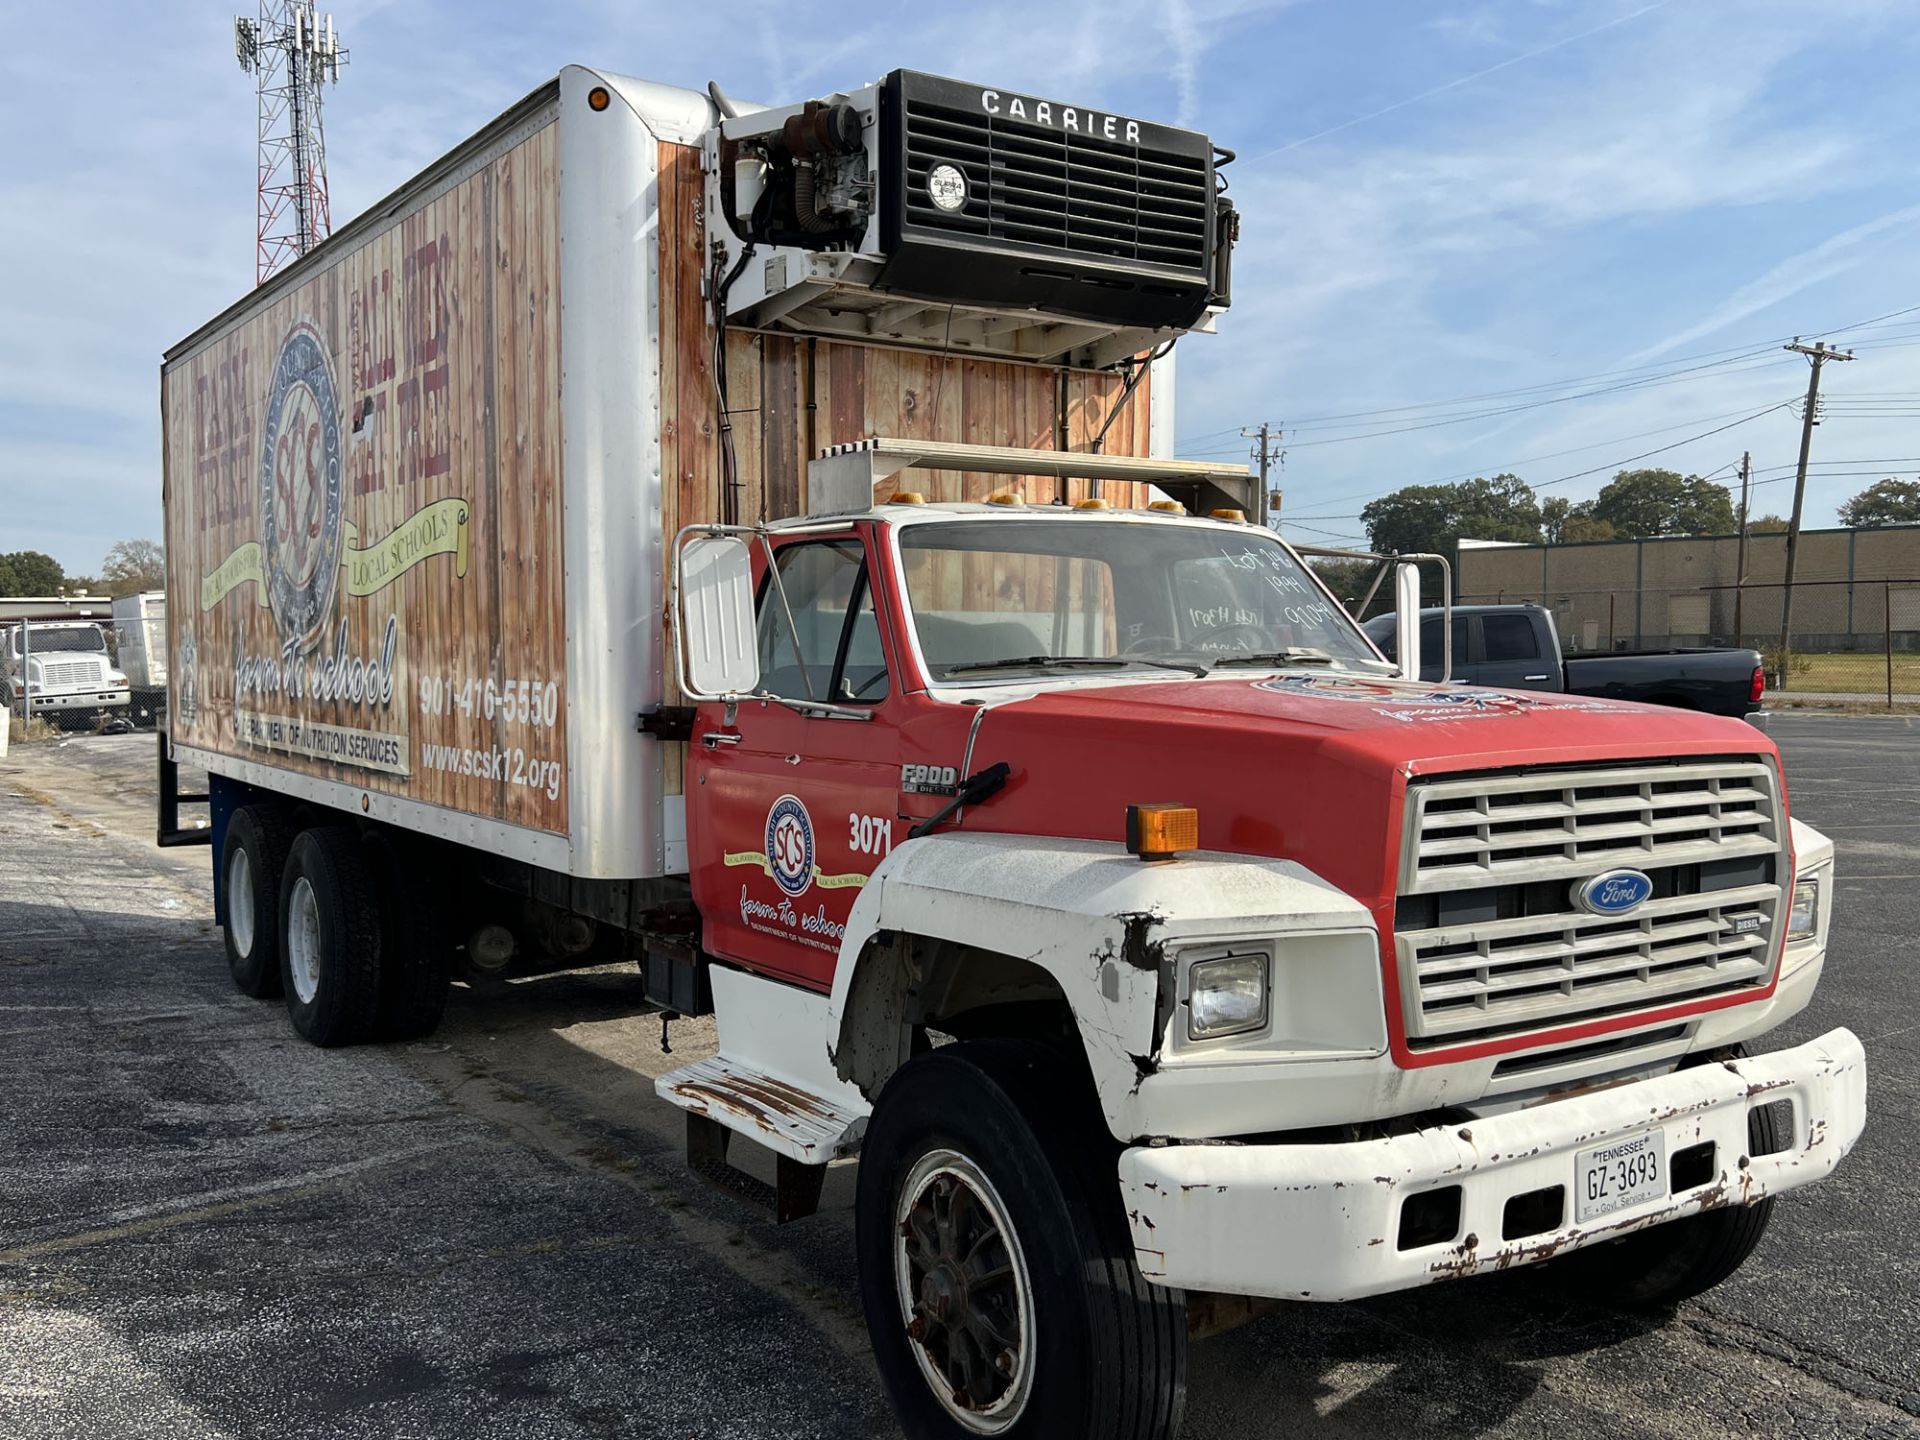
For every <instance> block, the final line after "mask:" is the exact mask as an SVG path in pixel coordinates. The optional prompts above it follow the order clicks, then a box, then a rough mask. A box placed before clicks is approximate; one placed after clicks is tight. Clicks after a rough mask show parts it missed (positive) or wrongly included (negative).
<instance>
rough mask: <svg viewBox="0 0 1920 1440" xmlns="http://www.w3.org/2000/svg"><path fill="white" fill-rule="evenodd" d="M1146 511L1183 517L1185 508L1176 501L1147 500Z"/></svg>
mask: <svg viewBox="0 0 1920 1440" xmlns="http://www.w3.org/2000/svg"><path fill="white" fill-rule="evenodd" d="M1147 509H1149V510H1156V511H1158V512H1159V513H1160V514H1162V515H1184V514H1186V513H1187V507H1186V506H1184V505H1182V504H1181V503H1180V502H1179V501H1178V500H1149V501H1148V502H1147Z"/></svg>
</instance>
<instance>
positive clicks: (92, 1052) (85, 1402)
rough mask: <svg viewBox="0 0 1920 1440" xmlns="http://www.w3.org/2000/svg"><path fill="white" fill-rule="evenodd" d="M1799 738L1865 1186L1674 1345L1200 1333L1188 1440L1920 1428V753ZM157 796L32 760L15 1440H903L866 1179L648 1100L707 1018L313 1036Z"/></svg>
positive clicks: (1477, 1328)
mask: <svg viewBox="0 0 1920 1440" xmlns="http://www.w3.org/2000/svg"><path fill="white" fill-rule="evenodd" d="M1773 733H1774V736H1775V738H1776V739H1777V740H1778V741H1779V742H1780V744H1781V747H1782V749H1783V750H1784V751H1785V753H1786V757H1787V773H1788V783H1789V788H1790V791H1791V794H1792V797H1793V802H1794V809H1795V813H1797V814H1798V815H1800V816H1801V817H1802V818H1803V819H1806V820H1808V821H1809V822H1811V823H1812V824H1814V825H1816V826H1819V827H1820V828H1822V829H1824V830H1826V831H1828V833H1830V834H1831V835H1833V837H1834V838H1835V840H1836V842H1837V843H1838V846H1839V873H1840V884H1839V892H1838V896H1837V901H1836V906H1835V930H1834V936H1833V947H1832V952H1831V958H1830V960H1829V966H1828V971H1827V976H1826V980H1825V983H1824V985H1823V988H1822V990H1821V992H1820V994H1819V996H1818V997H1817V998H1816V1001H1815V1003H1814V1005H1813V1007H1812V1009H1811V1010H1810V1011H1808V1012H1807V1013H1806V1014H1804V1015H1802V1016H1800V1017H1798V1018H1797V1019H1796V1020H1795V1021H1794V1022H1792V1024H1791V1025H1790V1026H1789V1027H1787V1029H1786V1030H1785V1031H1783V1032H1782V1033H1781V1034H1780V1036H1779V1039H1780V1041H1781V1043H1797V1042H1798V1041H1801V1040H1804V1039H1808V1038H1811V1037H1812V1036H1814V1035H1817V1034H1819V1033H1821V1032H1822V1031H1824V1030H1826V1029H1829V1028H1831V1027H1832V1026H1834V1025H1838V1024H1846V1025H1850V1026H1852V1027H1853V1028H1854V1029H1855V1030H1856V1031H1857V1032H1858V1033H1859V1034H1860V1035H1861V1036H1862V1038H1863V1039H1864V1040H1865V1041H1866V1045H1867V1052H1868V1061H1869V1068H1870V1075H1871V1081H1870V1092H1869V1105H1870V1115H1869V1120H1868V1129H1867V1133H1866V1135H1865V1137H1864V1139H1863V1140H1862V1142H1861V1144H1860V1146H1859V1148H1858V1149H1857V1150H1856V1151H1855V1152H1854V1154H1853V1156H1852V1157H1851V1158H1850V1159H1849V1160H1848V1161H1847V1163H1846V1164H1844V1165H1843V1166H1842V1167H1841V1169H1840V1171H1839V1172H1838V1173H1837V1174H1836V1175H1835V1176H1834V1177H1833V1178H1832V1179H1831V1180H1829V1181H1828V1182H1826V1183H1825V1184H1824V1185H1823V1186H1821V1187H1819V1188H1818V1189H1816V1190H1813V1191H1809V1192H1805V1193H1803V1194H1802V1195H1799V1196H1796V1197H1792V1198H1790V1199H1788V1200H1786V1201H1784V1202H1783V1203H1782V1204H1781V1206H1780V1207H1779V1210H1778V1213H1777V1214H1776V1216H1775V1219H1774V1224H1773V1228H1772V1232H1771V1234H1770V1235H1769V1237H1768V1240H1767V1243H1766V1245H1765V1248H1764V1249H1763V1251H1762V1252H1761V1253H1760V1255H1758V1256H1757V1257H1756V1258H1755V1260H1754V1261H1753V1262H1751V1263H1750V1264H1749V1265H1748V1266H1747V1268H1746V1269H1745V1270H1744V1271H1742V1272H1741V1274H1739V1275H1738V1276H1736V1277H1735V1278H1734V1279H1733V1280H1732V1281H1730V1282H1728V1283H1727V1284H1726V1285H1724V1286H1722V1287H1721V1288H1720V1289H1719V1290H1717V1291H1715V1292H1713V1293H1712V1294H1710V1295H1709V1296H1707V1297H1705V1298H1704V1299H1702V1300H1699V1301H1695V1302H1691V1303H1689V1304H1687V1305H1685V1306H1683V1307H1682V1308H1681V1309H1680V1311H1679V1312H1678V1314H1676V1315H1675V1316H1673V1317H1672V1318H1670V1319H1667V1320H1666V1321H1665V1322H1664V1323H1659V1324H1654V1323H1650V1322H1648V1321H1645V1320H1641V1319H1634V1318H1628V1317H1625V1316H1621V1315H1617V1314H1614V1313H1612V1312H1608V1311H1603V1310H1597V1309H1594V1308H1591V1307H1589V1306H1586V1305H1584V1304H1581V1303H1579V1302H1576V1301H1573V1300H1569V1299H1567V1298H1565V1297H1563V1296H1562V1295H1561V1294H1560V1293H1559V1292H1558V1291H1557V1289H1556V1288H1555V1287H1554V1286H1553V1285H1552V1284H1551V1283H1550V1281H1549V1279H1548V1278H1547V1277H1544V1276H1542V1275H1538V1274H1528V1273H1520V1274H1513V1275H1506V1276H1496V1277H1492V1278H1489V1279H1484V1280H1473V1281H1467V1282H1461V1283H1458V1284H1454V1285H1449V1286H1442V1287H1438V1288H1435V1289H1431V1290H1427V1291H1424V1292H1420V1293H1417V1294H1413V1295H1407V1296H1398V1297H1392V1298H1389V1299H1386V1300H1382V1301H1377V1302H1371V1303H1368V1304H1364V1305H1356V1306H1350V1307H1344V1308H1338V1309H1330V1308H1323V1307H1314V1306H1304V1305H1303V1306H1297V1307H1291V1308H1288V1309H1285V1310H1283V1311H1281V1312H1280V1313H1278V1314H1275V1315H1272V1316H1269V1317H1267V1318H1265V1319H1263V1320H1260V1321H1258V1322H1255V1323H1253V1324H1251V1325H1248V1326H1245V1327H1243V1328H1241V1329H1239V1330H1236V1331H1234V1332H1232V1333H1230V1334H1228V1335H1225V1336H1222V1337H1219V1338H1217V1339H1214V1340H1210V1341H1207V1342H1204V1343H1202V1344H1201V1345H1200V1346H1198V1347H1197V1348H1196V1350H1195V1352H1194V1363H1193V1373H1192V1392H1191V1393H1192V1399H1191V1403H1190V1406H1189V1421H1188V1425H1187V1428H1186V1431H1185V1434H1186V1435H1187V1436H1188V1437H1192V1440H1224V1437H1230V1436H1231V1437H1242V1436H1276V1437H1277V1436H1301V1435H1306V1436H1321V1435H1325V1436H1367V1437H1369V1440H1398V1437H1415V1436H1419V1437H1467V1436H1476V1437H1477V1436H1497V1437H1508V1436H1511V1437H1532V1436H1548V1435H1552V1436H1578V1437H1580V1440H1612V1437H1708V1436H1716V1437H1717V1436H1742V1437H1750V1436H1809V1437H1829V1436H1830V1437H1891V1436H1920V1357H1917V1355H1916V1351H1917V1350H1920V1345H1917V1344H1916V1342H1917V1341H1920V1185H1916V1183H1915V1180H1914V1176H1915V1172H1916V1169H1917V1168H1920V1141H1917V1140H1916V1119H1917V1118H1920V1117H1916V1113H1915V1112H1916V1103H1915V1102H1916V1092H1917V1091H1920V986H1916V984H1915V981H1914V976H1915V972H1916V969H1920V939H1916V935H1920V898H1916V897H1920V817H1916V814H1915V810H1916V802H1920V724H1916V723H1915V722H1914V721H1911V720H1900V719H1879V718H1840V717H1827V716H1785V717H1781V718H1780V720H1779V721H1778V723H1777V724H1776V727H1775V729H1774V732H1773ZM151 774H152V742H151V739H150V738H149V737H98V738H88V739H78V740H72V741H69V742H67V743H65V744H64V745H61V744H56V743H46V744H41V745H35V746H30V747H24V748H22V749H18V750H16V751H15V752H14V754H13V755H12V756H11V757H10V758H9V760H8V761H6V762H0V1097H3V1098H0V1436H4V1437H8V1440H52V1437H87V1440H92V1437H106V1436H113V1437H122V1436H124V1437H148V1436H151V1437H167V1440H174V1437H181V1440H189V1437H191V1440H199V1437H209V1440H210V1437H254V1436H261V1437H266V1436H272V1437H305V1436H313V1437H321V1436H325V1437H329V1440H334V1437H362V1436H364V1437H442V1436H449V1437H451V1436H458V1437H463V1440H464V1437H585V1436H622V1437H626V1436H635V1437H638V1436H676V1437H678V1436H694V1435H698V1436H756V1437H758V1436H769V1437H789V1436H792V1437H803V1436H860V1437H884V1436H892V1435H895V1434H897V1431H896V1430H895V1428H894V1426H893V1423H892V1420H891V1417H890V1414H889V1411H888V1409H887V1406H886V1403H885V1401H884V1399H883V1398H882V1396H881V1394H880V1391H879V1386H878V1382H877V1379H876V1377H875V1374H874V1371H873V1369H872V1365H871V1362H870V1360H869V1358H868V1355H867V1345H866V1337H865V1331H864V1327H863V1325H862V1323H861V1320H860V1316H859V1309H858V1303H857V1300H856V1293H855V1283H854V1268H853V1260H852V1247H851V1243H850V1239H851V1229H852V1223H851V1222H852V1211H851V1203H852V1187H851V1184H850V1183H849V1181H850V1172H849V1171H836V1173H835V1175H834V1176H833V1178H832V1179H831V1180H830V1181H829V1185H828V1191H827V1199H826V1203H825V1205H824V1206H823V1212H822V1213H821V1214H820V1215H818V1216H816V1217H814V1218H813V1219H811V1220H808V1221H804V1222H801V1223H799V1224H796V1225H793V1226H789V1227H786V1228H784V1229H779V1230H776V1229H774V1228H773V1227H772V1226H770V1225H767V1224H764V1223H762V1222H760V1221H759V1220H757V1219H755V1218H752V1217H751V1216H750V1215H748V1214H747V1213H746V1212H744V1211H742V1210H740V1209H739V1208H737V1207H736V1205H735V1203H734V1202H733V1201H731V1200H729V1199H728V1198H727V1197H725V1196H722V1195H719V1194H716V1193H713V1192H710V1191H708V1190H707V1189H705V1188H704V1187H703V1186H701V1185H700V1184H699V1183H698V1182H697V1181H694V1180H693V1179H691V1178H690V1177H689V1176H688V1175H687V1174H686V1173H685V1172H684V1170H683V1169H682V1167H681V1164H680V1147H681V1143H682V1142H681V1132H680V1126H679V1123H678V1120H679V1117H678V1114H677V1112H673V1111H670V1110H669V1109H668V1108H667V1107H665V1106H663V1105H661V1104H660V1103H659V1102H657V1101H656V1100H655V1099H654V1096H653V1091H652V1077H653V1075H655V1074H657V1073H659V1072H660V1071H662V1070H664V1069H667V1068H670V1067H671V1066H672V1065H674V1064H677V1063H680V1061H681V1060H682V1059H683V1058H684V1057H685V1055H686V1054H688V1053H690V1052H691V1051H693V1050H696V1049H698V1048H699V1047H700V1046H702V1045H704V1044H708V1043H710V1034H709V1033H708V1032H706V1031H705V1030H704V1029H703V1028H702V1027H700V1026H699V1025H697V1024H695V1023H694V1022H680V1023H678V1024H676V1025H675V1026H674V1027H673V1035H672V1042H673V1046H674V1052H675V1053H674V1054H673V1055H671V1056H667V1055H663V1054H662V1053H661V1051H660V1043H659V1042H660V1022H659V1018H658V1016H657V1015H651V1014H646V1013H644V1007H643V1006H642V1003H641V1000H640V996H639V990H638V983H637V977H634V976H632V975H631V974H628V973H624V972H621V971H617V970H604V971H594V972H587V973H583V974H576V975H569V976H561V977H554V978H549V979H545V980H538V981H528V982H524V983H520V984H516V985H513V986H511V987H508V990H507V992H506V993H502V994H488V995H482V994H477V993H475V992H472V991H469V990H466V989H464V988H457V989H456V991H455V995H454V1000H453V1003H452V1006H451V1010H450V1014H449V1019H448V1023H447V1024H446V1025H445V1026H444V1027H443V1029H442V1030H441V1031H440V1032H439V1033H438V1034H437V1035H436V1036H434V1037H433V1038H432V1039H430V1040H427V1041H423V1042H419V1043H415V1044H411V1045H404V1046H390V1047H381V1048H367V1049H359V1050H351V1051H336V1052H320V1051H316V1050H313V1049H311V1048H309V1047H307V1046H306V1045H305V1044H303V1043H302V1042H300V1041H299V1040H298V1039H296V1038H295V1036H294V1035H293V1033H292V1031H291V1029H290V1028H289V1026H288V1024H287V1022H286V1019H285V1016H284V1014H283V1012H282V1010H281V1009H280V1007H279V1006H278V1005H277V1004H270V1003H262V1002H255V1001H250V1000H246V999H244V998H243V997H241V996H239V995H238V994H236V993H235V992H234V991H233V990H232V988H231V986H230V985H229V983H228V980H227V976H226V971H225V966H224V963H223V956H222V952H221V945H220V937H219V934H218V932H217V930H216V929H215V928H214V926H213V923H212V913H211V904H210V895H209V886H208V883H207V878H206V871H207V855H206V852H205V851H204V850H189V851H171V852H159V851H156V850H155V849H154V848H153V846H152V845H151V843H150V836H151V830H152V816H151V810H150V808H149V798H148V796H149V793H150V791H149V787H150V784H151Z"/></svg>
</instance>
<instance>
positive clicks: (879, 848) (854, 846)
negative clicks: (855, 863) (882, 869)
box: [847, 814, 893, 855]
mask: <svg viewBox="0 0 1920 1440" xmlns="http://www.w3.org/2000/svg"><path fill="white" fill-rule="evenodd" d="M847 826H848V834H847V846H848V848H849V849H851V850H852V851H853V853H854V854H856V855H885V854H887V853H888V852H889V851H891V850H892V849H893V821H891V820H889V819H887V817H886V816H884V815H860V814H850V815H848V816H847Z"/></svg>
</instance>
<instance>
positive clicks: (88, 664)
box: [40, 660, 101, 685]
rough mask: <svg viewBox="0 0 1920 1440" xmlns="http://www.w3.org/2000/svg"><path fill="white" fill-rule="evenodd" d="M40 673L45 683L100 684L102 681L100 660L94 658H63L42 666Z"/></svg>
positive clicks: (42, 681)
mask: <svg viewBox="0 0 1920 1440" xmlns="http://www.w3.org/2000/svg"><path fill="white" fill-rule="evenodd" d="M40 674H41V682H40V683H41V684H43V685H98V684H99V683H100V682H101V675H100V666H99V662H97V661H94V660H62V661H60V662H58V663H56V664H52V665H43V666H41V667H40Z"/></svg>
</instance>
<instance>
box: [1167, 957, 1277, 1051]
mask: <svg viewBox="0 0 1920 1440" xmlns="http://www.w3.org/2000/svg"><path fill="white" fill-rule="evenodd" d="M1266 1023H1267V957H1266V956H1264V955H1223V956H1221V957H1220V958H1219V959H1217V960H1200V961H1196V962H1195V963H1194V965H1193V967H1192V968H1191V969H1189V970H1188V971H1187V1035H1188V1037H1189V1038H1191V1039H1194V1040H1217V1039H1218V1038H1219V1037H1221V1036H1222V1035H1240V1034H1244V1033H1245V1032H1246V1031H1248V1030H1258V1029H1259V1028H1260V1027H1261V1026H1263V1025H1265V1024H1266Z"/></svg>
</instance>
